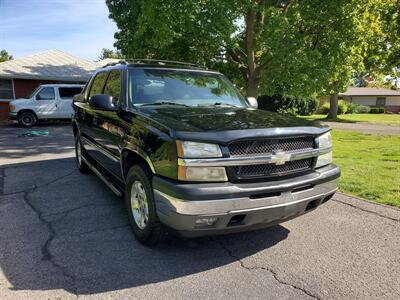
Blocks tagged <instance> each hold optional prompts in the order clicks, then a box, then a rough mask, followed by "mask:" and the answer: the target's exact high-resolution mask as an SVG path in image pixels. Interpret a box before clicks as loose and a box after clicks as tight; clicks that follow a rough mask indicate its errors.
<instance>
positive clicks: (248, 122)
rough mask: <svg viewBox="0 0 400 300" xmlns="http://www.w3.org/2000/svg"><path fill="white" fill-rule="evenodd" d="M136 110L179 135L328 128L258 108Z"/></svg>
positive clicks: (227, 136)
mask: <svg viewBox="0 0 400 300" xmlns="http://www.w3.org/2000/svg"><path fill="white" fill-rule="evenodd" d="M140 111H141V112H142V113H143V115H144V116H146V115H147V116H148V117H149V118H150V119H152V120H154V121H156V122H157V123H159V124H160V125H163V126H165V127H167V128H168V129H169V130H170V131H171V132H172V135H174V136H175V137H176V138H180V139H191V140H207V141H209V140H210V139H212V140H214V139H215V140H217V141H218V142H223V141H225V142H229V141H230V140H232V139H242V138H248V137H250V136H251V137H263V136H279V135H318V134H321V133H323V132H326V131H328V130H329V128H328V127H321V126H320V125H318V124H317V123H315V122H312V121H308V120H304V119H300V118H296V117H293V116H290V115H284V114H279V113H275V112H269V111H264V110H258V109H257V110H254V109H244V108H235V107H207V108H202V107H199V108H197V107H188V108H185V107H169V106H164V107H157V108H151V109H150V108H145V109H143V108H142V109H140Z"/></svg>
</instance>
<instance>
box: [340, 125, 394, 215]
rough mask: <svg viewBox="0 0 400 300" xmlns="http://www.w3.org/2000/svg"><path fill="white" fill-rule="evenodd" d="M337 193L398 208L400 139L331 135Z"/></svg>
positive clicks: (360, 135)
mask: <svg viewBox="0 0 400 300" xmlns="http://www.w3.org/2000/svg"><path fill="white" fill-rule="evenodd" d="M332 135H333V140H334V152H333V156H334V163H336V164H337V165H339V166H340V168H341V169H342V177H341V179H340V184H339V189H340V191H342V192H344V193H348V194H353V195H356V196H359V197H362V198H364V199H367V200H370V201H374V202H379V203H384V204H389V205H393V206H397V207H400V136H385V135H376V134H364V133H359V132H354V131H339V130H333V131H332Z"/></svg>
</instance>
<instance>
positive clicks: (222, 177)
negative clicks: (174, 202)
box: [178, 166, 228, 182]
mask: <svg viewBox="0 0 400 300" xmlns="http://www.w3.org/2000/svg"><path fill="white" fill-rule="evenodd" d="M178 179H179V180H184V181H213V182H215V181H228V178H227V177H226V172H225V168H224V167H185V166H178Z"/></svg>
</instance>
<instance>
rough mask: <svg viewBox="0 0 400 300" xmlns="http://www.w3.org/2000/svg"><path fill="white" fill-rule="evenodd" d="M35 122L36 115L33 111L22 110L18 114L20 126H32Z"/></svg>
mask: <svg viewBox="0 0 400 300" xmlns="http://www.w3.org/2000/svg"><path fill="white" fill-rule="evenodd" d="M36 122H37V117H36V115H35V114H34V113H33V112H30V111H24V112H22V113H20V114H19V115H18V123H19V125H20V126H22V127H32V126H34V125H35V124H36Z"/></svg>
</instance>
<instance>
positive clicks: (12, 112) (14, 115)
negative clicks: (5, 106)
mask: <svg viewBox="0 0 400 300" xmlns="http://www.w3.org/2000/svg"><path fill="white" fill-rule="evenodd" d="M17 115H18V113H17V112H16V111H11V112H9V113H8V117H9V118H10V119H11V120H17Z"/></svg>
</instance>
